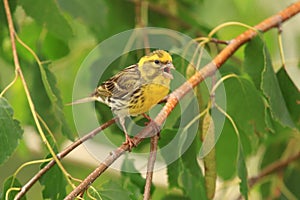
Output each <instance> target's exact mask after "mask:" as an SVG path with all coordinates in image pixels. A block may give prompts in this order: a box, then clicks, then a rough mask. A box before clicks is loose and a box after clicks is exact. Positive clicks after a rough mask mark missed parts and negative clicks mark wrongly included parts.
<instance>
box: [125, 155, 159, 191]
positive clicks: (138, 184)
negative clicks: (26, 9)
mask: <svg viewBox="0 0 300 200" xmlns="http://www.w3.org/2000/svg"><path fill="white" fill-rule="evenodd" d="M133 162H134V160H132V159H127V158H126V159H125V160H124V162H123V164H122V168H121V169H122V171H121V174H122V183H123V186H128V187H131V188H135V189H139V194H143V193H144V186H145V182H146V180H145V179H144V178H143V177H142V175H141V173H140V172H139V171H138V170H137V169H136V168H135V166H134V163H133ZM127 171H130V172H127ZM128 182H130V183H131V184H130V183H128ZM125 183H127V184H125ZM134 186H135V187H134ZM124 188H127V187H124ZM129 191H132V190H129ZM150 191H151V193H152V192H153V191H154V185H152V186H151V190H150Z"/></svg>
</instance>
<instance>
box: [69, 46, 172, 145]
mask: <svg viewBox="0 0 300 200" xmlns="http://www.w3.org/2000/svg"><path fill="white" fill-rule="evenodd" d="M173 68H174V66H173V64H172V57H171V56H170V54H169V53H167V52H166V51H163V50H156V51H153V52H152V53H150V54H148V55H146V56H144V57H142V58H141V59H140V60H139V62H138V63H137V64H134V65H131V66H129V67H127V68H125V69H124V70H122V71H120V72H119V73H117V74H116V75H114V76H113V77H112V78H110V79H109V80H107V81H104V82H103V83H102V84H100V85H99V86H98V87H97V88H96V90H95V91H94V92H93V93H92V94H91V96H90V97H88V98H84V99H80V100H77V101H75V102H73V103H72V104H77V103H83V102H87V101H94V100H96V101H100V102H102V103H105V104H106V105H108V106H109V107H110V108H111V110H112V111H113V112H114V113H115V114H116V115H117V116H118V117H119V121H120V124H121V126H122V128H123V130H124V133H125V136H126V141H125V143H128V144H129V146H130V148H131V147H132V146H134V143H133V142H132V140H131V138H130V137H129V135H128V134H127V131H126V129H125V120H124V119H125V117H126V116H136V115H139V114H142V113H145V112H147V111H149V110H150V109H151V108H152V107H153V106H154V105H156V104H157V103H158V102H159V101H161V100H162V99H163V98H164V97H165V96H166V95H167V94H168V92H169V86H170V81H171V79H173V76H172V74H171V69H173Z"/></svg>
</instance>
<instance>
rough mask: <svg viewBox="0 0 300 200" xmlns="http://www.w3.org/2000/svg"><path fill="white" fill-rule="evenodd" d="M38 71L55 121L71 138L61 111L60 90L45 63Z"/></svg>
mask: <svg viewBox="0 0 300 200" xmlns="http://www.w3.org/2000/svg"><path fill="white" fill-rule="evenodd" d="M40 72H41V78H42V82H43V85H44V87H45V90H46V93H47V95H48V98H49V100H50V102H51V106H52V109H53V113H54V115H55V117H56V119H57V122H58V123H59V126H60V127H61V132H62V134H63V135H64V136H66V137H67V138H68V139H70V140H73V139H74V135H73V134H72V132H71V130H70V128H69V126H68V124H67V122H66V119H65V115H64V113H63V104H62V99H61V97H60V92H59V90H58V89H57V87H56V78H55V76H54V74H53V73H52V72H51V71H50V70H49V69H48V67H47V66H46V65H43V66H41V67H40Z"/></svg>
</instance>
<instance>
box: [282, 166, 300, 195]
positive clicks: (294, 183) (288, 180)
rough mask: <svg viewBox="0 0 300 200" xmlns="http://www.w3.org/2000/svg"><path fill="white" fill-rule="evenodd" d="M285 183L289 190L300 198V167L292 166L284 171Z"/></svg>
mask: <svg viewBox="0 0 300 200" xmlns="http://www.w3.org/2000/svg"><path fill="white" fill-rule="evenodd" d="M284 184H285V185H286V187H287V188H288V190H289V191H290V192H291V193H292V194H293V195H294V196H295V197H296V198H297V199H300V192H299V184H300V167H299V164H298V167H294V168H291V169H289V170H286V171H285V172H284Z"/></svg>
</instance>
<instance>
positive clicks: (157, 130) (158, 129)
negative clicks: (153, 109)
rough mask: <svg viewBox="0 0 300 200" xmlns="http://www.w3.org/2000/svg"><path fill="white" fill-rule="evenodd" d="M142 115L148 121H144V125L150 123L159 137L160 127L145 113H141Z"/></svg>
mask: <svg viewBox="0 0 300 200" xmlns="http://www.w3.org/2000/svg"><path fill="white" fill-rule="evenodd" d="M143 116H144V117H145V118H146V119H148V120H149V121H148V122H145V125H146V126H148V125H151V126H152V127H153V129H154V130H155V133H156V134H157V136H158V138H160V127H159V126H158V125H157V124H156V123H155V121H153V120H152V119H151V117H149V116H148V115H147V114H145V113H143Z"/></svg>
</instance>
